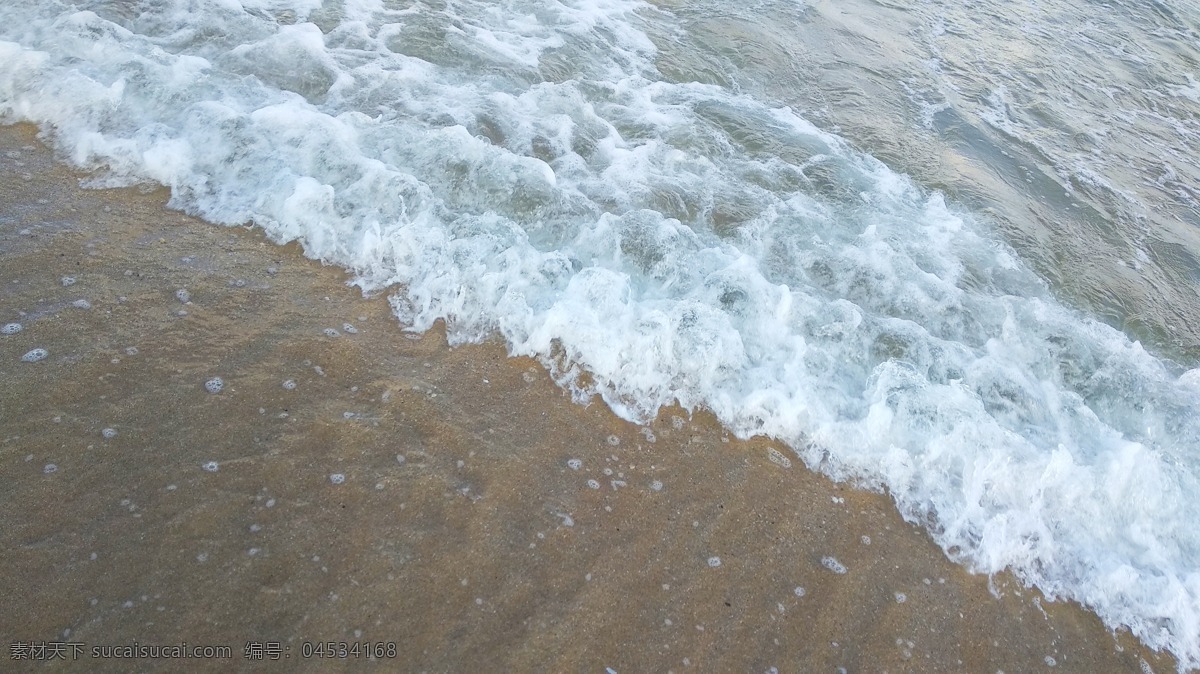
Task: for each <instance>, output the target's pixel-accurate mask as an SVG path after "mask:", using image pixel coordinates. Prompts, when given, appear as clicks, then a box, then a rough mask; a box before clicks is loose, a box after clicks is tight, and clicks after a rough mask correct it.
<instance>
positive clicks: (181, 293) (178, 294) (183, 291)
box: [175, 288, 192, 304]
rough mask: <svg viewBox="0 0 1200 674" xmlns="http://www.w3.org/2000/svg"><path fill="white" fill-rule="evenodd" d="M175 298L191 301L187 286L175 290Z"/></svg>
mask: <svg viewBox="0 0 1200 674" xmlns="http://www.w3.org/2000/svg"><path fill="white" fill-rule="evenodd" d="M175 299H177V300H179V301H180V302H183V303H184V304H187V303H188V302H191V301H192V294H191V293H189V292H188V291H187V288H180V289H179V290H176V291H175Z"/></svg>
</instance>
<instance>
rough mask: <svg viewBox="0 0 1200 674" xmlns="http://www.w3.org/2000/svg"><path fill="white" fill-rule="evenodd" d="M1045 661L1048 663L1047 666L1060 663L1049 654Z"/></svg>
mask: <svg viewBox="0 0 1200 674" xmlns="http://www.w3.org/2000/svg"><path fill="white" fill-rule="evenodd" d="M1044 662H1045V663H1046V666H1047V667H1053V666H1055V665H1057V664H1058V660H1055V659H1054V658H1053V657H1051V656H1049V655H1047V656H1046V659H1045V660H1044Z"/></svg>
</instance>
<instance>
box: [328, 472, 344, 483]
mask: <svg viewBox="0 0 1200 674" xmlns="http://www.w3.org/2000/svg"><path fill="white" fill-rule="evenodd" d="M329 481H330V482H332V483H333V484H341V483H343V482H345V481H346V476H345V475H343V474H342V473H334V474H333V475H330V476H329Z"/></svg>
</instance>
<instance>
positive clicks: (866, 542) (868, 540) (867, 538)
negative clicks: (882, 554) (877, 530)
mask: <svg viewBox="0 0 1200 674" xmlns="http://www.w3.org/2000/svg"><path fill="white" fill-rule="evenodd" d="M859 540H861V541H862V544H863V545H870V544H871V537H870V536H863V537H862V538H860V539H859Z"/></svg>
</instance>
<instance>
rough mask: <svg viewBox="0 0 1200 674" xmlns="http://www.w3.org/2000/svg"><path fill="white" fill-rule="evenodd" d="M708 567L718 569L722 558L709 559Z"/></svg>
mask: <svg viewBox="0 0 1200 674" xmlns="http://www.w3.org/2000/svg"><path fill="white" fill-rule="evenodd" d="M708 565H709V566H710V567H712V568H714V569H715V568H717V567H718V566H721V558H720V557H709V558H708Z"/></svg>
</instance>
